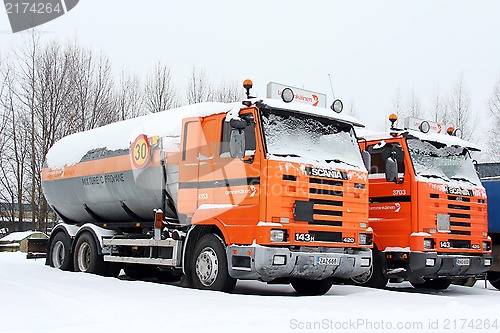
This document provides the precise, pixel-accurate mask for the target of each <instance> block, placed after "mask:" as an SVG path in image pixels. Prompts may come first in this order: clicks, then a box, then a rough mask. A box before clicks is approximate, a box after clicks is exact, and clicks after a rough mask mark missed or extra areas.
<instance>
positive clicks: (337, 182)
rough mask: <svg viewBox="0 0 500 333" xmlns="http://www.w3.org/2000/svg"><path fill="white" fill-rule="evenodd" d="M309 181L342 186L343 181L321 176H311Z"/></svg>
mask: <svg viewBox="0 0 500 333" xmlns="http://www.w3.org/2000/svg"><path fill="white" fill-rule="evenodd" d="M309 183H311V184H322V185H332V186H342V185H343V184H342V182H341V181H339V180H334V179H321V178H309Z"/></svg>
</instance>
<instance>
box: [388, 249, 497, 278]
mask: <svg viewBox="0 0 500 333" xmlns="http://www.w3.org/2000/svg"><path fill="white" fill-rule="evenodd" d="M404 254H405V253H399V252H395V253H391V252H384V255H385V256H386V258H387V256H388V255H390V256H391V259H388V260H387V261H386V264H387V267H386V273H387V274H386V275H387V277H389V278H403V279H407V280H410V281H419V280H422V279H424V278H426V279H434V278H455V277H459V278H460V277H464V278H466V277H474V276H477V275H479V274H482V273H484V272H486V271H487V270H488V269H489V268H490V267H491V263H492V256H491V255H490V254H484V255H468V254H438V253H436V252H409V253H406V255H407V258H402V256H403V255H404ZM486 259H489V263H490V264H489V265H487V264H486V263H485V260H486ZM486 261H487V260H486ZM402 263H405V264H404V265H403V264H402ZM403 268H404V269H403Z"/></svg>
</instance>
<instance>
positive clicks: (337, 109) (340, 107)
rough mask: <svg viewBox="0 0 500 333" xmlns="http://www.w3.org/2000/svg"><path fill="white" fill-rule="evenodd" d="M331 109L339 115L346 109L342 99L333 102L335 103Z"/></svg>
mask: <svg viewBox="0 0 500 333" xmlns="http://www.w3.org/2000/svg"><path fill="white" fill-rule="evenodd" d="M330 108H331V109H332V110H333V111H335V112H337V113H340V112H342V110H343V109H344V104H343V103H342V101H341V100H340V99H336V100H334V101H333V103H332V105H331V106H330Z"/></svg>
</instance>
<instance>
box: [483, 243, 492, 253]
mask: <svg viewBox="0 0 500 333" xmlns="http://www.w3.org/2000/svg"><path fill="white" fill-rule="evenodd" d="M490 250H491V245H490V242H483V251H490Z"/></svg>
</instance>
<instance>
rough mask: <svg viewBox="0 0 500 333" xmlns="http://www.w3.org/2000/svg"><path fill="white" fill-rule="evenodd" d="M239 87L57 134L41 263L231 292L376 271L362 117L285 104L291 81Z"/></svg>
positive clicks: (46, 180)
mask: <svg viewBox="0 0 500 333" xmlns="http://www.w3.org/2000/svg"><path fill="white" fill-rule="evenodd" d="M244 86H245V88H246V89H247V97H248V99H247V100H244V101H242V102H239V103H232V104H225V103H201V104H195V105H190V106H185V107H181V108H177V109H172V110H168V111H164V112H160V113H156V114H150V115H147V116H143V117H139V118H135V119H130V120H126V121H121V122H117V123H113V124H110V125H107V126H103V127H101V128H97V129H93V130H89V131H86V132H82V133H77V134H73V135H70V136H68V137H65V138H63V139H61V140H60V141H58V142H57V143H56V144H55V145H54V146H53V147H52V148H51V149H50V151H49V153H48V154H47V157H46V165H45V167H44V168H43V175H42V186H43V191H44V195H45V197H46V198H47V202H48V204H49V205H50V207H51V208H52V209H53V210H54V211H55V212H56V213H57V214H58V216H59V217H60V218H61V219H62V221H63V223H60V224H58V225H57V226H56V227H55V228H54V229H53V232H52V234H51V237H50V240H49V246H48V255H47V264H49V265H51V266H53V267H56V268H59V269H63V270H74V271H81V272H89V273H94V274H100V275H107V276H113V275H115V276H116V275H118V272H119V270H120V269H124V271H125V273H126V274H127V275H129V276H131V277H140V276H146V275H153V274H154V275H156V276H157V277H158V278H161V279H176V278H181V277H182V279H181V281H182V283H183V284H185V285H187V286H193V287H196V288H200V289H208V290H219V291H226V292H230V291H231V290H232V289H233V288H234V286H235V283H236V281H237V279H253V280H260V281H264V282H270V283H291V285H292V286H293V288H294V289H295V290H296V291H297V292H298V293H299V294H306V295H321V294H324V293H326V292H327V291H328V290H329V289H330V288H331V286H332V281H333V280H334V278H344V279H346V278H347V279H348V278H351V277H354V276H358V275H361V274H363V273H365V272H367V271H369V270H370V267H371V259H372V256H371V247H372V231H371V229H370V228H369V226H368V189H367V181H368V174H367V170H366V168H365V166H364V163H363V159H362V154H361V153H360V150H359V146H358V144H357V139H356V136H355V134H354V130H353V126H357V125H360V124H359V123H358V122H357V121H356V120H355V119H354V118H351V117H349V116H344V115H342V114H337V113H334V112H332V111H331V110H327V109H325V108H320V107H313V106H307V105H302V104H298V103H285V101H287V102H290V99H291V98H293V92H291V91H284V93H283V96H282V97H283V101H278V100H259V99H256V98H252V97H250V96H249V91H250V88H251V82H248V81H246V83H245V85H244ZM287 98H289V99H287ZM338 102H340V101H338ZM335 105H336V108H335V110H336V111H338V107H337V106H338V105H340V103H336V104H335Z"/></svg>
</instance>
